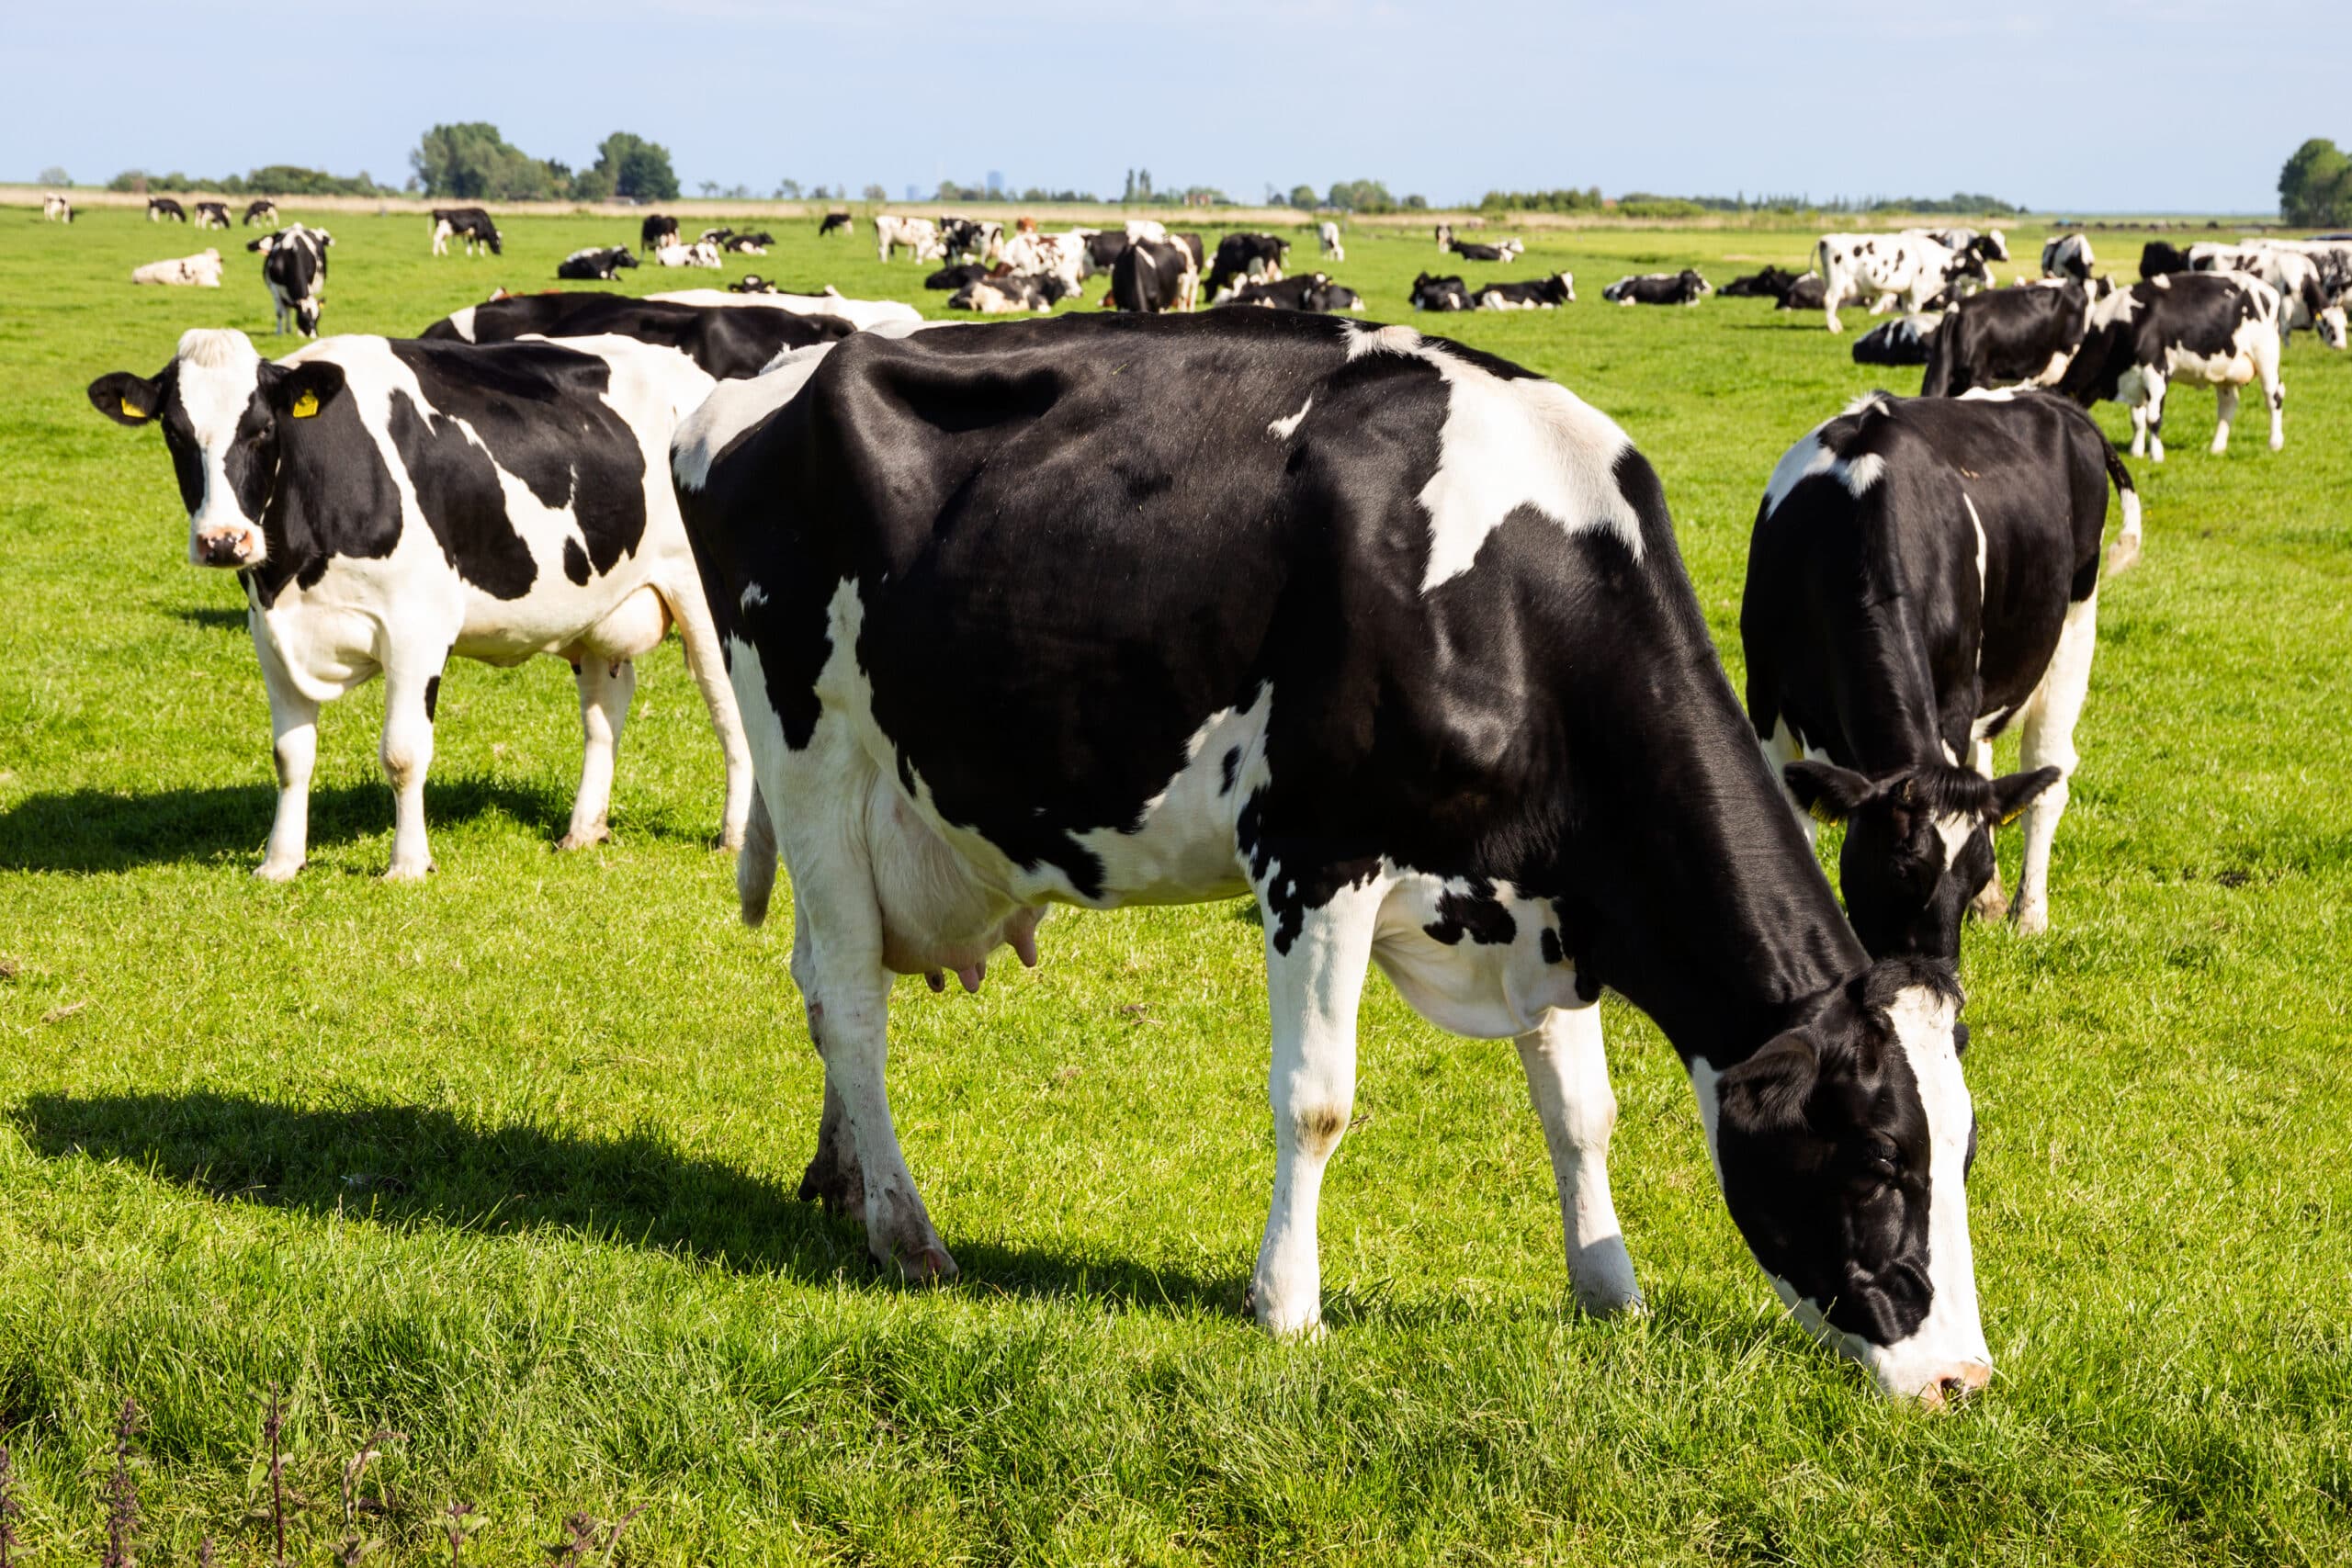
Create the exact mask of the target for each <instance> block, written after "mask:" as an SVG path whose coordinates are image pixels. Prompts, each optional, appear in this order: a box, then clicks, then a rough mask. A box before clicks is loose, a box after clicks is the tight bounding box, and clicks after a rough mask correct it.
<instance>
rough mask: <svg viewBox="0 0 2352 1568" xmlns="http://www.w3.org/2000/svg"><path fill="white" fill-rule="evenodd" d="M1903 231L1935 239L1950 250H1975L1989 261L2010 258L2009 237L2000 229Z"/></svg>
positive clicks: (1923, 237)
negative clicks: (1980, 230)
mask: <svg viewBox="0 0 2352 1568" xmlns="http://www.w3.org/2000/svg"><path fill="white" fill-rule="evenodd" d="M1903 232H1905V233H1906V234H1917V235H1918V236H1920V237H1921V238H1922V239H1928V240H1933V241H1934V242H1935V243H1938V244H1939V245H1941V246H1943V247H1944V249H1946V250H1948V251H1969V250H1973V251H1974V252H1975V253H1976V254H1978V255H1980V256H1982V257H1984V258H1985V260H1986V261H1988V262H1996V261H2004V262H2005V261H2007V260H2008V259H2009V237H2008V236H2007V234H2004V233H2003V232H2001V231H1999V230H1998V229H1987V230H1985V231H1982V232H1979V231H1976V230H1974V229H1905V230H1904V231H1903Z"/></svg>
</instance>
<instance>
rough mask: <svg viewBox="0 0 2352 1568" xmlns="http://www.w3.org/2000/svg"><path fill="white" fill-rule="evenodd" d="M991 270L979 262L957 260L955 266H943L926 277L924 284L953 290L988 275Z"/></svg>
mask: <svg viewBox="0 0 2352 1568" xmlns="http://www.w3.org/2000/svg"><path fill="white" fill-rule="evenodd" d="M988 275H989V268H988V267H986V266H984V265H981V264H980V263H978V262H957V263H956V265H954V266H943V267H941V268H940V269H939V270H938V271H937V272H934V273H933V274H932V275H931V276H929V277H926V278H924V279H923V280H922V286H923V287H924V288H944V289H947V290H949V291H951V292H952V291H954V290H956V289H958V288H963V287H965V286H966V285H967V284H971V283H977V282H978V281H979V280H980V279H981V278H983V277H986V276H988Z"/></svg>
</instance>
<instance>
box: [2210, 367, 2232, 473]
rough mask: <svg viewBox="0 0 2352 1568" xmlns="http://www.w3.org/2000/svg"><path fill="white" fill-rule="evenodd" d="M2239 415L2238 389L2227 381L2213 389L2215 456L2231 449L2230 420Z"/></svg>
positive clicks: (2213, 449) (2213, 448)
mask: <svg viewBox="0 0 2352 1568" xmlns="http://www.w3.org/2000/svg"><path fill="white" fill-rule="evenodd" d="M2237 417H2238V389H2236V388H2235V387H2233V386H2232V385H2230V384H2229V383H2228V382H2227V381H2224V382H2222V384H2221V385H2220V386H2219V387H2216V388H2214V389H2213V446H2212V451H2213V456H2215V457H2220V456H2221V455H2222V453H2224V452H2226V451H2228V450H2229V449H2230V422H2231V421H2232V420H2234V419H2236V418H2237Z"/></svg>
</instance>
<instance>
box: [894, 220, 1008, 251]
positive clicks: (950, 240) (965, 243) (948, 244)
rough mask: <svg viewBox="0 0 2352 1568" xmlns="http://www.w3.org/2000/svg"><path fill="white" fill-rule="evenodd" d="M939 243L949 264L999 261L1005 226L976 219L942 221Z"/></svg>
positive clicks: (1002, 247)
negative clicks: (959, 259)
mask: <svg viewBox="0 0 2352 1568" xmlns="http://www.w3.org/2000/svg"><path fill="white" fill-rule="evenodd" d="M939 243H940V244H941V245H942V246H943V247H944V249H945V253H946V255H945V259H946V260H948V261H955V260H957V259H958V258H961V259H962V260H965V261H996V260H998V259H1000V258H1001V256H1002V255H1003V254H1004V225H1003V224H1001V223H998V222H993V221H989V220H982V219H977V218H943V219H941V220H939ZM916 259H917V260H918V261H920V260H921V259H922V258H921V257H917V258H916Z"/></svg>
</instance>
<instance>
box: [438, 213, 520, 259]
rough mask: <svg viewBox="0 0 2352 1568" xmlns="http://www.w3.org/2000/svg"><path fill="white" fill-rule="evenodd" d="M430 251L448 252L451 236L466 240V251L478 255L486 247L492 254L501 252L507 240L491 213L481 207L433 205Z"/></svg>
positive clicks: (440, 254) (504, 248)
mask: <svg viewBox="0 0 2352 1568" xmlns="http://www.w3.org/2000/svg"><path fill="white" fill-rule="evenodd" d="M431 233H432V236H433V254H435V255H436V256H445V255H447V254H449V242H450V241H451V240H453V239H455V240H463V241H465V243H466V254H468V255H469V256H471V255H480V254H481V253H482V252H484V251H488V252H489V253H490V254H492V255H494V256H495V255H504V254H506V242H505V239H504V237H503V236H502V235H501V234H500V233H499V231H498V225H497V224H496V223H494V222H492V221H491V217H490V213H489V211H488V210H487V209H483V208H480V207H436V208H435V209H433V212H432V229H431Z"/></svg>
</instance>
